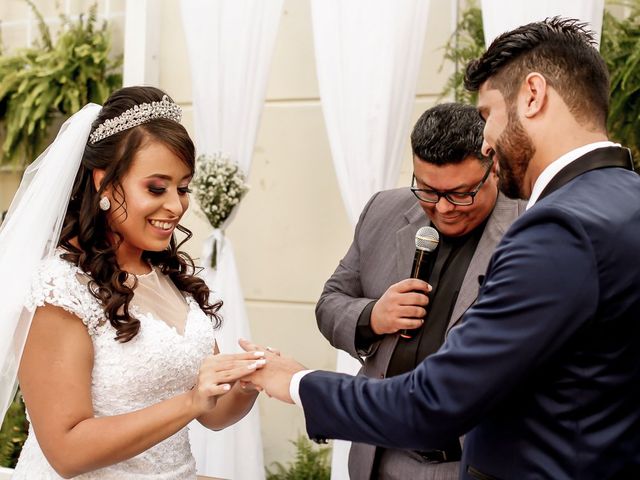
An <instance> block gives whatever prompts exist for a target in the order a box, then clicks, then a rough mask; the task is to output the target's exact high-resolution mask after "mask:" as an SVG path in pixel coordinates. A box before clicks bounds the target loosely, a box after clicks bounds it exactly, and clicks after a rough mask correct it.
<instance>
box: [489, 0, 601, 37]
mask: <svg viewBox="0 0 640 480" xmlns="http://www.w3.org/2000/svg"><path fill="white" fill-rule="evenodd" d="M481 6H482V23H483V25H484V41H485V45H486V46H487V47H488V46H489V45H490V44H491V42H492V41H493V40H494V39H495V38H496V37H497V36H498V35H500V34H501V33H504V32H506V31H509V30H513V29H514V28H516V27H519V26H520V25H526V24H527V23H531V22H537V21H540V20H544V19H545V18H547V17H555V16H556V15H560V16H561V17H568V18H577V19H579V20H582V21H583V22H588V23H589V24H590V26H591V30H593V31H594V32H595V34H596V40H597V41H598V45H599V44H600V33H601V31H602V14H603V12H604V0H537V1H535V2H531V1H525V0H509V1H508V2H506V1H504V0H482V3H481Z"/></svg>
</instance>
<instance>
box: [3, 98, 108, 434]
mask: <svg viewBox="0 0 640 480" xmlns="http://www.w3.org/2000/svg"><path fill="white" fill-rule="evenodd" d="M100 108H101V107H100V105H96V104H88V105H86V106H85V107H84V108H83V109H82V110H80V111H79V112H78V113H76V114H75V115H73V116H72V117H71V118H69V120H67V121H66V122H65V123H64V124H63V125H62V127H61V128H60V131H59V132H58V135H57V137H56V139H55V140H54V141H53V143H52V144H51V145H49V147H48V148H47V149H46V150H45V151H44V152H43V153H42V154H41V155H40V156H39V157H38V159H37V160H36V161H35V162H34V163H32V164H31V165H30V166H29V167H28V168H27V170H26V172H25V174H24V177H23V179H22V182H21V183H20V187H19V188H18V192H17V193H16V195H15V197H14V199H13V202H12V203H11V207H10V208H9V212H8V214H7V216H6V218H5V221H4V223H3V224H2V226H1V227H0V312H1V313H0V422H1V421H2V419H3V418H4V414H5V412H6V410H7V408H8V406H9V404H10V402H11V400H12V398H13V395H14V393H15V390H16V375H17V370H18V366H19V364H20V356H21V355H22V349H23V347H24V343H25V340H26V337H27V333H28V332H29V326H30V324H31V318H32V316H33V312H32V311H29V310H28V309H27V308H26V307H25V305H24V304H25V302H26V300H27V296H28V294H29V289H30V286H31V282H32V279H33V275H34V273H35V272H36V270H37V268H38V265H39V263H40V262H41V260H42V259H44V258H46V257H48V256H50V255H52V254H53V251H54V250H55V248H56V246H57V243H58V239H59V237H60V230H61V228H62V222H63V220H64V215H65V212H66V210H67V205H68V203H69V197H70V195H71V188H72V186H73V181H74V179H75V177H76V173H77V171H78V168H79V166H80V160H81V159H82V154H83V152H84V148H85V145H86V143H87V138H88V137H89V131H90V129H91V124H92V123H93V121H94V120H95V119H96V117H97V116H98V113H99V112H100Z"/></svg>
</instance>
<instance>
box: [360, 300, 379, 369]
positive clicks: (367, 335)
mask: <svg viewBox="0 0 640 480" xmlns="http://www.w3.org/2000/svg"><path fill="white" fill-rule="evenodd" d="M375 304H376V301H375V300H374V301H372V302H369V303H368V304H367V306H366V307H364V309H363V310H362V312H361V313H360V316H359V317H358V323H357V325H356V335H355V347H356V352H358V354H359V355H361V356H363V357H366V356H369V355H371V350H372V348H371V347H372V346H373V345H374V344H375V343H376V342H379V341H380V340H382V339H383V338H384V335H378V334H377V333H375V332H374V331H373V329H372V328H371V312H372V310H373V307H374V306H375Z"/></svg>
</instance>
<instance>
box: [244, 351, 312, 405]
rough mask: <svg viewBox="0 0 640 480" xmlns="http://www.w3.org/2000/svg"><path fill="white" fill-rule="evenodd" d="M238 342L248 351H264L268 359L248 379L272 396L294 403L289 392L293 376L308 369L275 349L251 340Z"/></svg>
mask: <svg viewBox="0 0 640 480" xmlns="http://www.w3.org/2000/svg"><path fill="white" fill-rule="evenodd" d="M238 343H239V344H240V346H241V347H242V348H243V349H244V350H245V351H247V352H264V354H265V358H266V360H267V363H266V365H264V366H263V367H262V368H260V369H256V371H254V372H253V373H252V374H250V375H249V376H248V377H247V379H249V380H250V381H251V382H252V383H253V384H255V385H258V386H259V387H261V388H262V389H263V390H264V391H265V392H266V393H267V395H269V396H270V397H274V398H277V399H278V400H280V401H282V402H286V403H293V400H292V399H291V395H290V394H289V384H290V383H291V377H293V374H294V373H296V372H299V371H302V370H306V369H305V367H304V366H303V365H301V364H300V363H298V362H297V361H296V360H295V359H293V358H291V357H286V356H283V355H280V353H279V352H276V351H274V350H273V349H269V348H263V347H260V346H258V345H256V344H254V343H252V342H250V341H249V340H245V339H240V340H239V342H238Z"/></svg>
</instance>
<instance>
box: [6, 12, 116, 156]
mask: <svg viewBox="0 0 640 480" xmlns="http://www.w3.org/2000/svg"><path fill="white" fill-rule="evenodd" d="M24 1H25V2H26V3H27V4H28V5H29V6H30V7H31V9H32V10H33V12H34V14H35V16H36V18H37V20H38V27H39V31H40V39H39V40H38V41H37V42H36V44H35V45H34V46H33V47H29V48H23V49H21V50H18V51H17V52H16V53H15V54H12V55H9V54H4V53H3V49H2V44H1V42H0V125H1V126H2V133H3V135H4V141H3V143H2V148H1V150H0V165H13V166H14V167H18V168H20V167H24V166H25V165H26V164H28V163H30V162H32V161H33V160H35V158H36V156H37V154H38V153H40V150H41V148H42V147H43V142H44V140H45V139H48V138H49V136H50V135H51V134H53V133H54V132H52V131H51V130H53V129H52V128H51V126H52V124H53V125H54V126H55V127H57V126H58V123H60V121H61V120H62V119H64V118H67V117H69V116H70V115H72V114H74V113H75V112H77V111H78V110H80V108H81V107H82V106H83V105H85V104H86V103H88V102H95V103H102V102H104V100H106V98H107V97H108V96H109V94H110V93H111V92H112V91H113V90H115V89H116V88H118V87H119V86H120V85H121V84H122V75H121V74H120V73H119V67H120V65H121V63H122V59H121V56H120V57H117V58H111V57H110V56H109V52H110V49H111V35H110V32H109V30H108V26H107V22H106V21H104V22H102V23H101V24H99V23H98V20H97V15H96V9H97V4H93V6H91V7H90V9H89V11H88V14H86V15H80V16H79V18H78V19H77V20H72V19H71V18H69V17H67V16H65V15H60V19H61V25H62V26H61V28H60V31H59V32H58V34H57V39H56V40H55V41H54V40H53V37H52V35H51V32H50V30H49V27H48V26H47V24H46V23H45V21H44V19H43V18H42V15H41V14H40V12H39V11H38V9H37V8H36V6H35V5H34V4H33V2H32V1H31V0H24ZM56 119H58V120H59V121H58V122H56Z"/></svg>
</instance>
